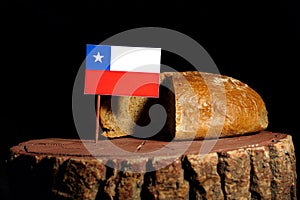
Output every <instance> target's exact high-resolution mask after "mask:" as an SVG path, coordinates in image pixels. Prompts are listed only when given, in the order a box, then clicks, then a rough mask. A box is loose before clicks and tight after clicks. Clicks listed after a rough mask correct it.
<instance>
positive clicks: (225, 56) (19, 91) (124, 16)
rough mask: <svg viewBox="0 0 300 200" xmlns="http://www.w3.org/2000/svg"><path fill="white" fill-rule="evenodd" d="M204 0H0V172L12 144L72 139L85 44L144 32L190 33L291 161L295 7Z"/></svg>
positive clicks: (165, 58) (167, 58)
mask: <svg viewBox="0 0 300 200" xmlns="http://www.w3.org/2000/svg"><path fill="white" fill-rule="evenodd" d="M209 2H210V3H202V2H198V5H197V4H195V3H193V4H192V3H188V2H185V1H178V0H174V1H172V2H171V3H169V4H165V3H164V2H163V1H130V2H127V1H120V2H116V1H102V0H97V1H96V0H86V1H83V2H81V3H78V2H74V1H61V2H56V1H49V2H47V1H38V0H36V1H20V0H14V1H8V0H7V1H3V2H2V3H1V4H2V6H1V27H2V28H1V35H2V36H1V38H2V40H3V41H2V42H1V47H2V52H3V53H1V55H2V56H1V57H2V63H1V71H2V72H1V75H2V78H1V88H2V90H1V99H2V109H1V116H2V118H1V119H2V123H1V125H2V131H1V144H0V150H1V152H0V157H1V163H2V166H3V167H2V168H4V169H5V160H6V159H8V157H9V148H10V147H11V146H13V145H16V144H18V143H19V142H22V141H26V140H29V139H35V138H46V137H62V138H77V137H78V134H77V132H76V130H75V126H74V123H73V116H72V89H73V83H74V80H75V76H76V74H77V71H78V69H79V67H80V65H81V63H82V62H83V60H84V58H85V45H86V44H87V43H91V44H98V43H100V42H101V41H103V40H105V39H106V38H108V37H110V36H112V35H114V34H117V33H119V32H122V31H125V30H128V29H132V28H138V27H148V26H152V27H164V28H169V29H173V30H177V31H179V32H181V33H184V34H186V35H188V36H190V37H191V38H193V39H194V40H196V41H197V42H198V43H199V44H201V45H202V46H203V47H204V48H205V49H206V51H207V52H208V53H209V54H210V56H211V57H212V59H213V60H214V61H215V63H216V64H217V66H218V69H219V70H220V72H221V74H224V75H228V76H232V77H234V78H237V79H239V80H241V81H243V82H245V83H247V84H248V85H249V86H251V87H252V88H253V89H255V90H256V91H257V92H258V93H259V94H261V96H262V98H263V99H264V100H265V103H266V106H267V110H268V112H269V127H268V130H270V131H274V132H276V131H278V132H284V133H288V134H291V135H292V136H293V140H294V144H295V147H296V153H297V154H298V155H299V153H298V151H299V147H298V146H299V145H298V139H299V134H300V128H299V122H298V120H299V116H298V115H299V113H300V112H299V103H298V102H299V100H298V92H299V89H298V87H299V77H298V73H297V68H299V61H298V60H297V56H299V46H298V43H299V23H300V21H299V14H298V13H299V12H298V11H299V6H298V5H297V4H296V3H294V2H291V1H290V2H288V1H282V2H272V3H267V2H265V1H264V3H263V2H260V1H259V2H254V1H246V2H245V1H242V2H240V1H230V2H226V3H225V2H224V3H216V2H214V1H209ZM163 3H164V4H163ZM297 50H298V51H297ZM162 62H163V64H167V65H169V66H171V67H173V68H175V69H178V70H185V69H187V68H188V63H186V62H185V61H184V60H183V59H180V58H179V57H178V56H176V55H169V54H165V55H164V54H163V55H162ZM297 168H298V169H299V165H298V166H297ZM1 176H2V177H5V174H4V172H1ZM2 179H4V178H1V179H0V180H2ZM2 182H4V184H2V185H3V186H1V188H4V189H2V190H4V192H3V193H4V194H5V193H6V195H7V192H5V191H7V190H9V188H7V187H6V186H4V185H5V183H6V181H5V179H4V180H3V181H2Z"/></svg>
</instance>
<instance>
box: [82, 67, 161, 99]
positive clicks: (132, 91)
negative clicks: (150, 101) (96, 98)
mask: <svg viewBox="0 0 300 200" xmlns="http://www.w3.org/2000/svg"><path fill="white" fill-rule="evenodd" d="M84 93H85V94H102V95H116V96H145V97H158V96H159V95H158V94H159V73H142V72H120V71H102V70H86V71H85V89H84Z"/></svg>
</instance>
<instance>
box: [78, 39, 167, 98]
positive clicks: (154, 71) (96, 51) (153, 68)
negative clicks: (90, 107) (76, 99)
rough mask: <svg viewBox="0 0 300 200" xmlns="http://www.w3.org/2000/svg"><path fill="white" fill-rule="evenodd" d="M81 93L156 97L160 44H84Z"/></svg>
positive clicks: (157, 91) (157, 92)
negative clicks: (83, 74)
mask: <svg viewBox="0 0 300 200" xmlns="http://www.w3.org/2000/svg"><path fill="white" fill-rule="evenodd" d="M86 53H87V56H86V70H85V88H84V93H85V94H102V95H116V96H145V97H156V98H157V97H158V94H159V78H160V75H159V74H160V57H161V49H160V48H149V47H147V48H145V47H126V46H107V45H91V44H88V45H87V48H86Z"/></svg>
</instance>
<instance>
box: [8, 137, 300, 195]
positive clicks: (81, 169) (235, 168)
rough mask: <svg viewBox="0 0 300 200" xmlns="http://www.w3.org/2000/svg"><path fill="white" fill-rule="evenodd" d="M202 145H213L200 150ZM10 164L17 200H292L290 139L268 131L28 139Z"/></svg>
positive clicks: (14, 152) (293, 165)
mask: <svg viewBox="0 0 300 200" xmlns="http://www.w3.org/2000/svg"><path fill="white" fill-rule="evenodd" d="M207 144H208V145H207ZM205 145H206V148H207V146H210V147H212V148H211V149H210V150H209V152H208V153H201V151H202V152H203V148H204V146H205ZM201 148H202V150H201ZM181 152H183V153H181ZM8 164H9V177H10V185H11V188H12V191H13V196H14V197H15V199H27V198H28V199H172V200H173V199H239V200H241V199H276V200H277V199H296V178H297V176H296V161H295V153H294V146H293V141H292V137H291V136H290V135H287V134H283V133H274V132H267V131H263V132H260V133H256V134H251V135H244V136H239V137H231V138H222V139H218V140H202V141H171V142H167V141H154V140H141V139H137V138H129V137H128V138H119V139H113V140H100V141H99V142H98V143H95V142H94V141H92V140H77V139H60V138H47V139H38V140H30V141H27V142H23V143H20V144H19V145H17V146H14V147H12V148H11V159H10V161H9V163H8Z"/></svg>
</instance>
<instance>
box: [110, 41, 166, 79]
mask: <svg viewBox="0 0 300 200" xmlns="http://www.w3.org/2000/svg"><path fill="white" fill-rule="evenodd" d="M160 57H161V49H160V48H143V47H123V46H112V47H111V63H110V70H111V71H131V72H145V73H160Z"/></svg>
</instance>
